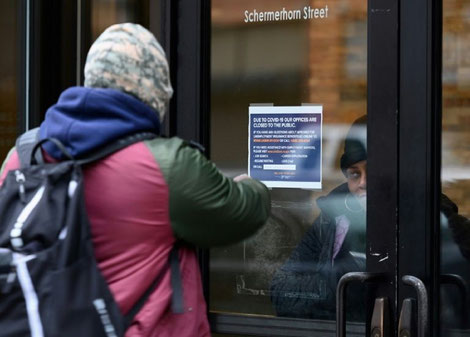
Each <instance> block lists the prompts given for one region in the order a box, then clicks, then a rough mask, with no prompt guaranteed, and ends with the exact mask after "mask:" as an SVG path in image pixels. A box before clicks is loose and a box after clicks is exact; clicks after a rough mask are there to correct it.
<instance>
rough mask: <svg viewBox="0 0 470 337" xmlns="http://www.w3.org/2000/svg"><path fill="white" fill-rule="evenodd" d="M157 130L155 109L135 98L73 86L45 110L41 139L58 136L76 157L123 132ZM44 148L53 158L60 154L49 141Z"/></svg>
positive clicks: (112, 90) (115, 92) (158, 122)
mask: <svg viewBox="0 0 470 337" xmlns="http://www.w3.org/2000/svg"><path fill="white" fill-rule="evenodd" d="M142 131H151V132H154V133H156V134H159V133H160V121H159V118H158V112H156V111H155V110H153V109H152V108H150V107H149V106H148V105H146V104H145V103H143V102H141V101H140V100H138V99H137V98H135V97H133V96H131V95H128V94H125V93H123V92H121V91H118V90H115V89H101V88H84V87H72V88H69V89H67V90H65V91H64V92H63V93H62V94H61V95H60V97H59V100H58V102H57V103H56V104H54V105H53V106H51V107H50V108H49V109H48V110H47V113H46V118H45V120H44V122H43V123H42V124H41V130H40V138H41V139H44V138H57V139H58V140H59V141H61V142H62V143H63V144H64V145H65V147H66V148H67V150H68V151H69V152H70V153H71V154H72V156H74V157H76V158H79V157H81V156H83V155H85V154H87V153H89V152H91V151H93V150H96V149H98V148H100V147H101V146H103V145H106V144H108V143H110V142H112V141H114V140H117V139H119V138H122V137H124V136H126V135H129V134H133V133H137V132H142ZM43 148H44V150H46V152H47V153H48V154H50V155H51V156H52V157H54V158H56V159H62V158H63V156H62V153H61V152H60V150H59V149H58V148H57V147H56V146H55V145H54V144H52V143H51V142H46V143H45V144H44V145H43Z"/></svg>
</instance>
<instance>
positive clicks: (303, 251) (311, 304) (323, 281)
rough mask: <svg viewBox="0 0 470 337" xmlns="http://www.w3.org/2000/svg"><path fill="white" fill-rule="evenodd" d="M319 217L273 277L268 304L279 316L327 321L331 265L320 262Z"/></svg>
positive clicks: (330, 307) (331, 295) (331, 301)
mask: <svg viewBox="0 0 470 337" xmlns="http://www.w3.org/2000/svg"><path fill="white" fill-rule="evenodd" d="M321 221H322V219H321V215H320V216H319V218H317V220H316V221H315V222H314V224H313V225H312V227H311V228H310V229H309V230H308V231H307V233H306V234H305V236H304V238H303V239H302V241H301V242H300V243H299V245H298V246H297V247H296V248H295V249H294V251H293V252H292V254H291V256H290V258H289V259H288V260H287V262H286V263H285V264H284V265H283V266H282V267H281V268H280V269H279V270H278V271H277V272H276V273H275V274H274V277H273V279H272V282H271V301H272V303H273V305H274V308H275V310H276V313H277V314H278V315H279V316H287V317H297V318H317V319H331V318H333V317H332V316H333V315H334V313H335V311H334V308H335V307H334V303H335V300H334V290H333V291H332V289H331V284H332V279H331V277H332V271H331V263H329V264H328V262H325V261H323V260H324V259H323V257H322V256H321V254H322V251H325V250H324V249H322V246H323V245H326V244H328V243H327V241H328V239H327V238H324V237H323V238H322V237H321V234H319V233H320V232H319V231H320V224H321Z"/></svg>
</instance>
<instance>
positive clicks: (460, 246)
mask: <svg viewBox="0 0 470 337" xmlns="http://www.w3.org/2000/svg"><path fill="white" fill-rule="evenodd" d="M443 8H444V11H443V15H444V17H443V23H444V26H443V74H442V87H443V93H442V96H443V97H442V98H443V110H442V174H441V181H442V192H443V196H442V200H441V209H442V215H441V220H442V221H441V326H442V329H443V330H444V331H443V332H442V334H441V335H442V336H468V334H469V332H470V311H469V310H468V308H469V304H470V302H469V300H470V296H469V291H470V289H469V283H470V220H469V218H470V34H469V33H470V3H468V2H467V1H462V0H449V1H444V2H443Z"/></svg>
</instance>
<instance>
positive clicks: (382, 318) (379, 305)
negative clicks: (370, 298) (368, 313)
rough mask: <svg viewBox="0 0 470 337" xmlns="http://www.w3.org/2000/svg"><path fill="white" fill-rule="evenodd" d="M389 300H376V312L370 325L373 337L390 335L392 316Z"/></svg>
mask: <svg viewBox="0 0 470 337" xmlns="http://www.w3.org/2000/svg"><path fill="white" fill-rule="evenodd" d="M388 309H389V308H388V298H386V297H381V298H376V299H375V305H374V312H373V313H372V320H371V324H370V336H371V337H386V336H389V335H390V333H389V331H390V315H389V312H388Z"/></svg>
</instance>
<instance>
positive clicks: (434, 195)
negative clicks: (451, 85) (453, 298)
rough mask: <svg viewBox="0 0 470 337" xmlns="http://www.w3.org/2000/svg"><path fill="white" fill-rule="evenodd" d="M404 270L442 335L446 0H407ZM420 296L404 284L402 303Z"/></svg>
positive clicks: (402, 113)
mask: <svg viewBox="0 0 470 337" xmlns="http://www.w3.org/2000/svg"><path fill="white" fill-rule="evenodd" d="M401 6H402V12H401V13H402V19H401V31H402V34H401V50H402V52H401V85H400V87H401V91H400V97H401V105H400V185H399V186H400V196H401V198H400V203H399V210H400V216H399V223H400V237H399V242H400V256H401V258H400V260H399V267H400V269H399V276H400V278H401V277H402V276H403V275H405V274H409V275H413V276H416V277H418V278H420V279H421V280H422V281H424V283H425V284H426V286H427V288H428V290H431V292H430V294H431V296H430V308H431V313H430V314H431V316H430V317H431V319H430V320H429V321H430V322H431V324H432V326H431V327H430V329H428V331H432V332H433V335H434V336H438V335H439V271H440V270H439V268H440V266H439V258H440V257H439V252H440V246H439V234H440V223H439V203H440V167H441V164H440V162H441V161H440V160H441V158H440V156H441V149H440V147H441V144H440V139H441V136H440V131H441V48H442V46H441V30H442V19H441V15H442V11H441V6H442V4H441V2H440V1H435V0H417V1H406V0H405V1H402V2H401ZM407 297H414V294H413V291H412V290H411V289H410V288H409V287H405V286H402V285H400V286H399V303H401V302H402V301H403V300H404V299H405V298H407Z"/></svg>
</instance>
